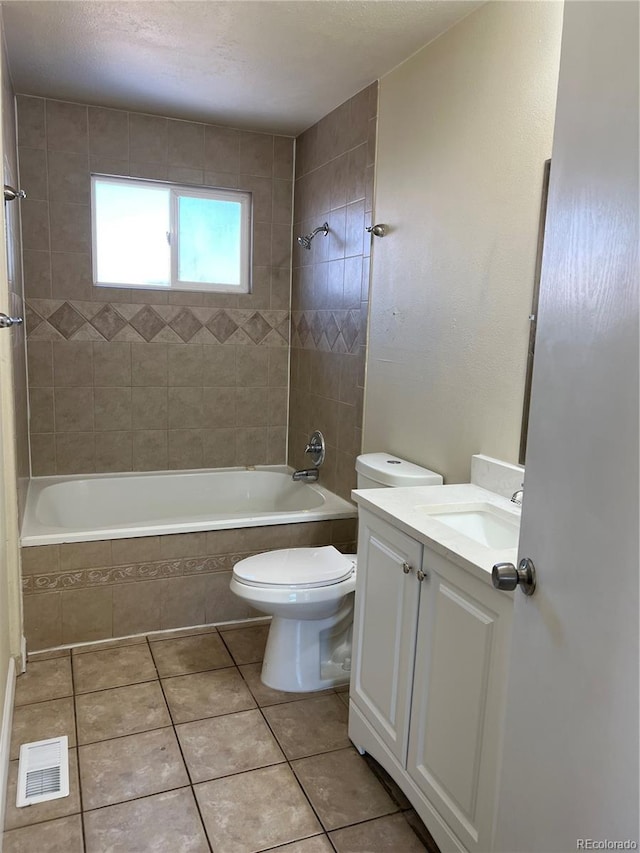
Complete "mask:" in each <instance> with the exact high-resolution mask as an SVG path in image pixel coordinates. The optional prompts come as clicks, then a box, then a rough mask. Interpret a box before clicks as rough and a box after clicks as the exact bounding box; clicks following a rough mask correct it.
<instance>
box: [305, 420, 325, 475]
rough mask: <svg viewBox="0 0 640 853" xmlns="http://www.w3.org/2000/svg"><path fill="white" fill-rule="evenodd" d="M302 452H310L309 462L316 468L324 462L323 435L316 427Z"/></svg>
mask: <svg viewBox="0 0 640 853" xmlns="http://www.w3.org/2000/svg"><path fill="white" fill-rule="evenodd" d="M304 452H305V453H310V454H311V463H312V465H315V467H316V468H319V467H320V466H321V465H322V463H323V462H324V453H325V448H324V436H323V435H322V433H321V432H320V430H318V429H317V430H316V431H315V432H313V433H311V435H310V436H309V441H308V442H307V446H306V447H305V449H304Z"/></svg>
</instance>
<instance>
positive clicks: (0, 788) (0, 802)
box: [0, 658, 16, 853]
mask: <svg viewBox="0 0 640 853" xmlns="http://www.w3.org/2000/svg"><path fill="white" fill-rule="evenodd" d="M15 690H16V662H15V659H14V658H9V668H8V669H7V684H6V687H5V691H4V709H3V712H2V729H0V853H2V833H3V830H4V813H5V802H6V799H7V776H8V774H9V756H10V754H11V752H10V751H11V722H12V720H13V699H14V695H15Z"/></svg>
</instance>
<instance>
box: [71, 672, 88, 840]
mask: <svg viewBox="0 0 640 853" xmlns="http://www.w3.org/2000/svg"><path fill="white" fill-rule="evenodd" d="M69 668H70V670H71V690H72V693H73V696H72V702H73V725H74V729H75V733H76V770H77V772H78V799H79V801H80V834H81V835H82V850H83V853H86V850H87V842H86V838H85V832H84V806H83V800H82V777H81V775H80V738H79V737H78V711H77V708H76V678H75V673H74V670H73V660H72V658H71V655H69Z"/></svg>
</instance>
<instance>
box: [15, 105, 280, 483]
mask: <svg viewBox="0 0 640 853" xmlns="http://www.w3.org/2000/svg"><path fill="white" fill-rule="evenodd" d="M18 139H19V158H20V182H21V186H23V187H24V188H25V189H26V190H27V192H28V198H27V200H26V201H24V202H23V203H22V217H23V247H24V273H25V275H24V278H25V293H26V298H27V312H26V313H27V332H28V347H27V349H28V362H29V392H30V407H31V424H30V430H31V457H32V466H33V474H34V475H36V476H37V475H45V474H55V473H58V474H73V473H90V472H94V471H98V472H100V471H131V470H134V471H135V470H164V469H167V468H172V469H176V468H200V467H219V466H229V465H236V464H237V465H250V464H265V463H284V462H286V425H287V403H288V387H287V386H288V361H289V358H288V346H289V309H290V267H291V221H292V178H293V140H292V139H289V138H286V137H280V136H272V135H269V134H263V133H250V132H246V131H237V130H234V129H232V128H226V127H217V126H213V125H205V124H198V123H195V122H185V121H178V120H174V119H170V118H162V117H158V116H148V115H143V114H138V113H129V112H125V111H120V110H111V109H104V108H101V107H87V106H84V105H80V104H70V103H65V102H60V101H53V100H46V99H43V98H35V97H27V96H19V97H18ZM92 171H93V172H99V173H107V174H113V175H124V176H127V175H128V176H131V177H138V178H153V179H156V180H170V181H177V182H180V183H193V184H199V185H208V186H219V187H231V188H233V187H237V188H241V189H245V190H250V191H251V192H252V193H253V199H254V241H253V289H252V292H251V293H250V294H247V295H239V296H235V295H228V294H213V293H189V292H174V293H171V292H167V291H163V290H144V289H125V288H99V287H94V285H93V283H92V278H91V256H90V251H91V229H90V209H89V194H90V181H89V177H90V174H91V172H92Z"/></svg>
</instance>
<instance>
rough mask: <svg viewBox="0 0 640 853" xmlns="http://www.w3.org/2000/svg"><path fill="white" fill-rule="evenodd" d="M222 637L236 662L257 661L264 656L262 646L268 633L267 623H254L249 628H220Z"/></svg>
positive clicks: (265, 642)
mask: <svg viewBox="0 0 640 853" xmlns="http://www.w3.org/2000/svg"><path fill="white" fill-rule="evenodd" d="M220 633H221V635H222V639H223V640H224V641H225V643H226V645H227V648H228V649H229V651H230V652H231V654H232V655H233V659H234V661H235V662H236V663H237V664H238V666H239V665H240V664H243V663H257V662H259V661H261V660H262V658H263V656H264V647H265V645H266V644H267V636H268V634H269V626H268V625H255V626H252V627H250V628H232V629H230V630H229V629H227V628H222V629H221V631H220Z"/></svg>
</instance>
